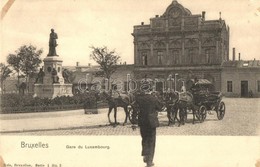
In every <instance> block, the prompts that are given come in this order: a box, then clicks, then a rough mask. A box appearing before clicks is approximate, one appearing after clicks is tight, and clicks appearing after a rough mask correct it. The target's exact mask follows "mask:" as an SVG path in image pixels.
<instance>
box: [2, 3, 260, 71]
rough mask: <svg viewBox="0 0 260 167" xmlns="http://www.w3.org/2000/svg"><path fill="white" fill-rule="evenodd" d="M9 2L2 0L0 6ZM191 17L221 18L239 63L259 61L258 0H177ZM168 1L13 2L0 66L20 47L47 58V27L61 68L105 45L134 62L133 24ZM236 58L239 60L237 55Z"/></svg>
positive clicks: (152, 14)
mask: <svg viewBox="0 0 260 167" xmlns="http://www.w3.org/2000/svg"><path fill="white" fill-rule="evenodd" d="M6 2H7V0H1V1H0V3H1V8H2V7H3V6H4V4H5V3H6ZM178 2H179V3H180V4H182V5H183V6H184V7H185V8H188V9H189V10H190V11H191V13H192V14H201V12H202V11H206V20H215V19H218V18H219V12H221V17H222V19H224V20H225V21H226V24H227V25H228V26H229V27H230V31H231V32H230V57H232V48H233V47H235V48H236V53H237V54H238V53H241V58H242V59H243V60H252V59H254V58H256V59H258V60H259V59H260V53H259V51H258V50H259V46H260V0H178ZM171 3H172V0H16V1H15V2H14V3H13V5H12V6H11V8H10V9H9V11H8V13H7V14H6V15H5V17H4V18H3V20H2V21H1V34H0V41H1V43H0V46H1V47H0V54H1V57H0V58H1V60H0V62H6V57H7V55H8V54H10V53H15V51H16V50H17V49H18V48H19V47H20V46H22V45H24V44H26V45H29V44H32V45H34V46H36V47H37V48H38V49H41V48H42V49H43V51H44V52H43V54H42V55H41V58H42V59H43V58H45V57H46V56H47V54H48V41H49V34H50V29H51V28H54V29H55V32H56V33H57V34H58V37H59V38H58V40H57V42H58V46H57V48H56V50H57V54H58V55H59V56H60V57H61V58H62V59H63V65H64V66H74V65H76V62H80V65H88V63H91V64H94V61H93V60H91V59H90V58H89V55H90V53H91V49H90V46H95V47H102V46H107V47H108V48H109V49H110V50H113V49H115V51H116V52H117V53H118V54H119V55H120V56H121V61H122V62H125V61H126V62H127V64H132V63H134V45H133V36H132V35H131V33H132V32H133V26H134V25H140V24H141V22H144V24H149V23H150V18H152V17H155V15H162V14H163V13H164V12H165V10H166V8H167V7H168V6H169V5H170V4H171ZM237 57H238V56H237Z"/></svg>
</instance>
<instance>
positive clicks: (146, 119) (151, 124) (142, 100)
mask: <svg viewBox="0 0 260 167" xmlns="http://www.w3.org/2000/svg"><path fill="white" fill-rule="evenodd" d="M136 103H137V104H138V106H139V110H140V112H139V114H138V126H139V127H140V132H141V137H142V156H143V160H144V162H145V163H146V164H147V167H150V166H153V165H154V163H153V157H154V151H155V141H156V128H157V127H158V126H159V120H158V117H157V116H158V113H157V111H159V110H161V108H162V104H161V103H160V102H159V100H158V99H157V98H156V97H155V96H153V95H151V94H149V93H148V92H147V91H144V92H142V93H140V94H139V95H137V96H136Z"/></svg>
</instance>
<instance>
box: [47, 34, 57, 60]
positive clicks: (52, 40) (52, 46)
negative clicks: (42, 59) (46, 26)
mask: <svg viewBox="0 0 260 167" xmlns="http://www.w3.org/2000/svg"><path fill="white" fill-rule="evenodd" d="M56 39H58V35H57V33H55V32H54V29H51V33H50V39H49V53H48V56H58V55H57V54H56V46H58V44H57V42H56Z"/></svg>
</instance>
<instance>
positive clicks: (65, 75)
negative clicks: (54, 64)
mask: <svg viewBox="0 0 260 167" xmlns="http://www.w3.org/2000/svg"><path fill="white" fill-rule="evenodd" d="M62 77H63V78H64V82H65V83H71V82H70V79H69V72H68V70H67V69H64V70H63V71H62Z"/></svg>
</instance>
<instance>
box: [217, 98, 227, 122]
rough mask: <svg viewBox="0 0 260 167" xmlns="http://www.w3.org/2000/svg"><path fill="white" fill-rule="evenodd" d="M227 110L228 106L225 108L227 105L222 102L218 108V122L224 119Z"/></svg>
mask: <svg viewBox="0 0 260 167" xmlns="http://www.w3.org/2000/svg"><path fill="white" fill-rule="evenodd" d="M225 110H226V106H225V103H224V102H223V101H222V102H220V103H219V104H218V106H217V117H218V120H222V119H223V118H224V115H225Z"/></svg>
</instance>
